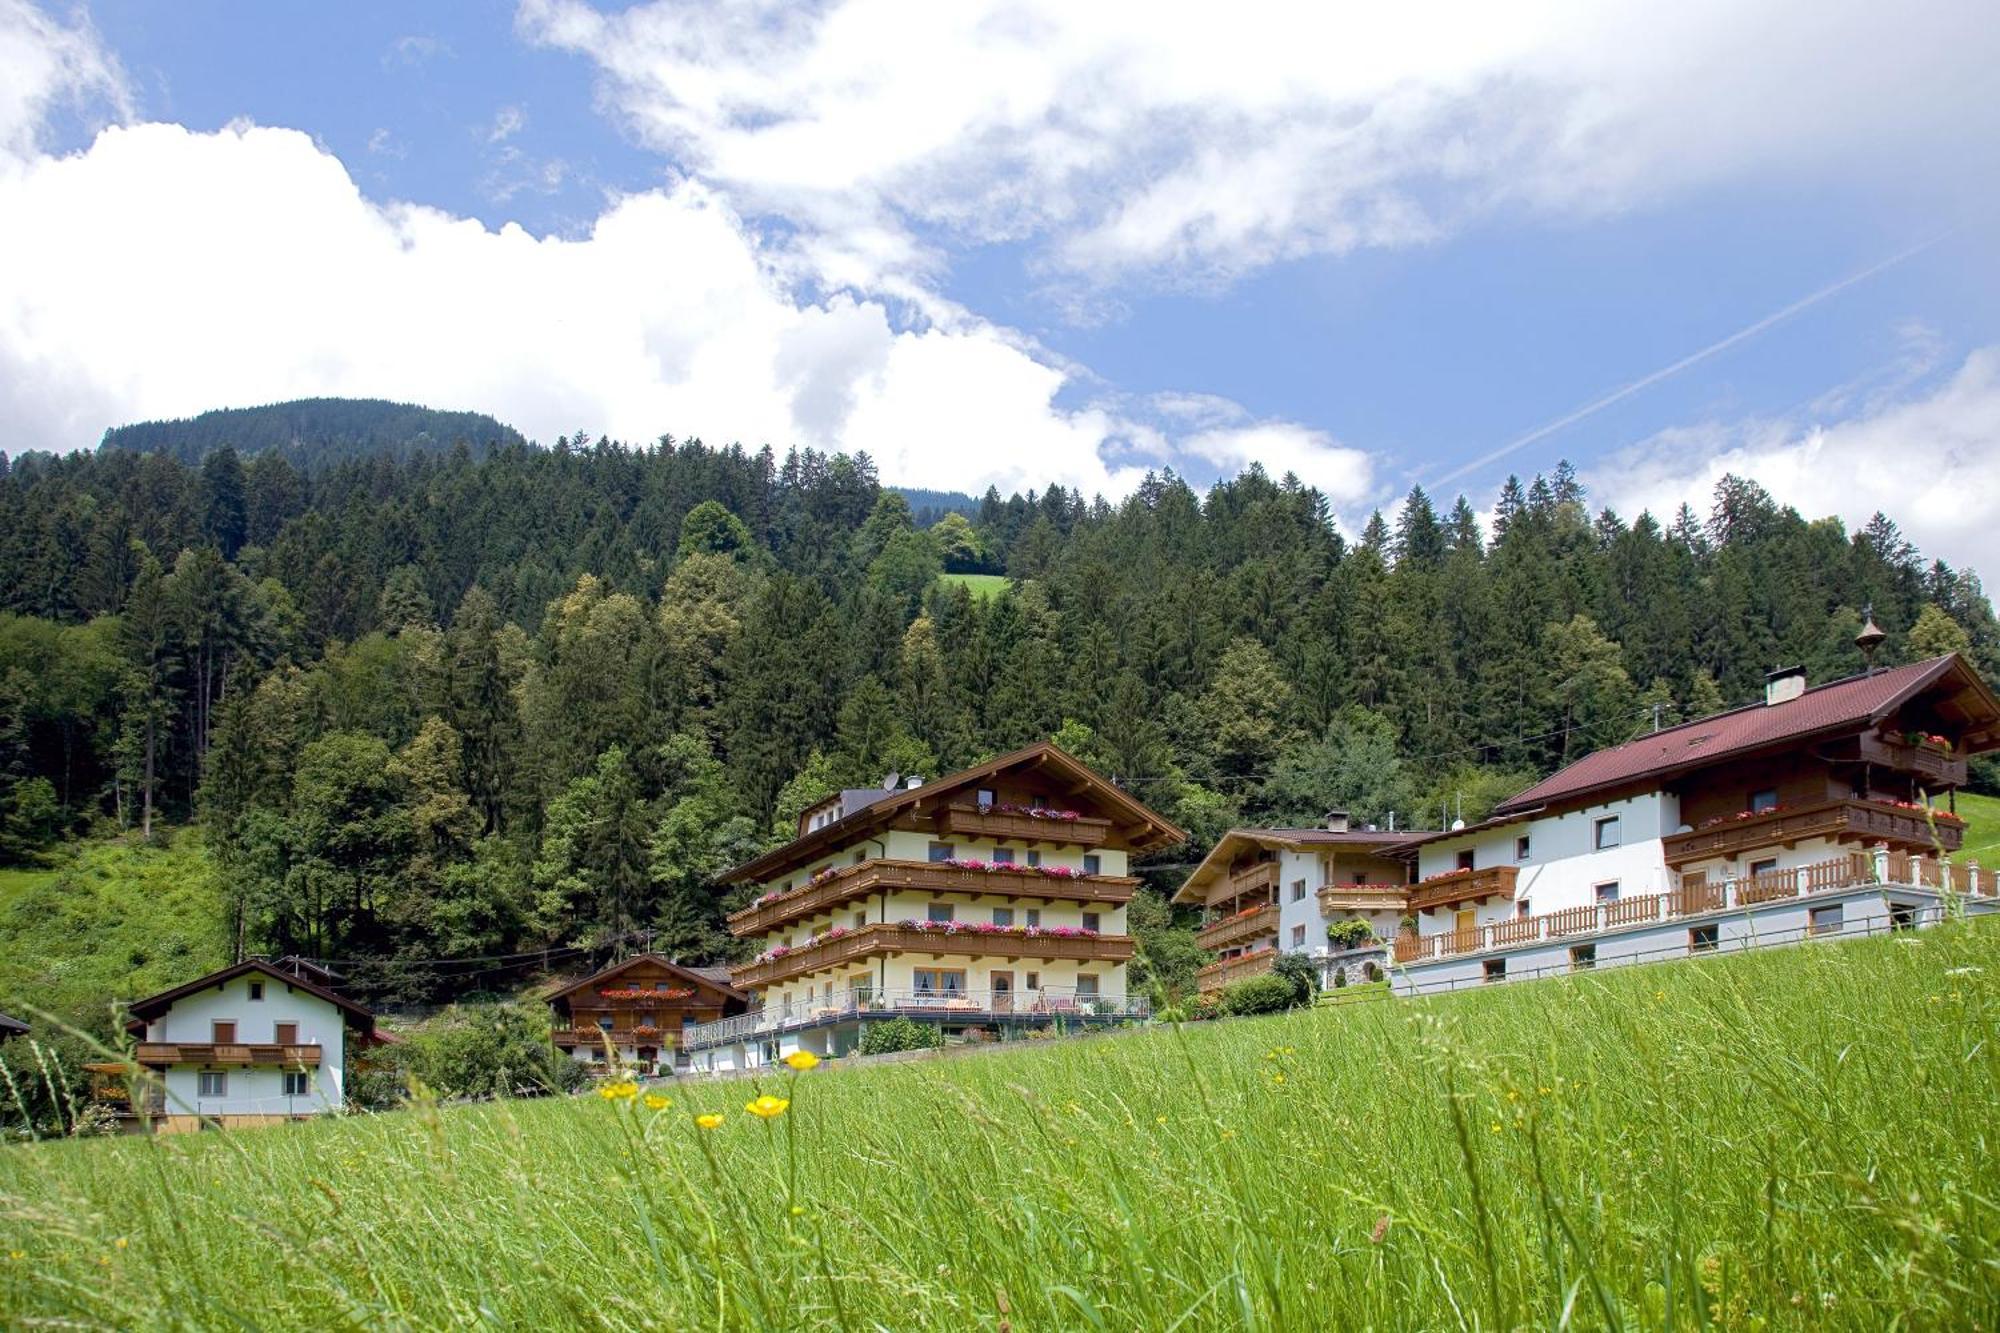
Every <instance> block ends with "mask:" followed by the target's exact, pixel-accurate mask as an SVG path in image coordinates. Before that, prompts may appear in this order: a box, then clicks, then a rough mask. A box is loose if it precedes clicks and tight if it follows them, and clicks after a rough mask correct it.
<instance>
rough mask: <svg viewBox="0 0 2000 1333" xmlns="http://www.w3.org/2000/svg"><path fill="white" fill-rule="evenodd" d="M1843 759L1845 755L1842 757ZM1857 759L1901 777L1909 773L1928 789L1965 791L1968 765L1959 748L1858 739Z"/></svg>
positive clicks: (1881, 738) (1871, 737) (1877, 738)
mask: <svg viewBox="0 0 2000 1333" xmlns="http://www.w3.org/2000/svg"><path fill="white" fill-rule="evenodd" d="M1842 757H1845V756H1844V753H1843V755H1842ZM1854 757H1856V758H1859V759H1862V760H1865V761H1866V762H1868V763H1870V764H1874V765H1875V766H1877V767H1878V768H1887V769H1891V770H1894V771H1895V772H1898V773H1908V774H1910V775H1911V776H1912V777H1914V778H1916V779H1918V781H1919V782H1921V783H1922V784H1923V785H1924V786H1928V787H1962V786H1964V785H1965V781H1966V778H1967V772H1966V761H1965V759H1964V758H1963V757H1961V756H1960V755H1959V753H1958V751H1957V749H1956V747H1954V748H1952V749H1949V750H1941V749H1939V748H1937V747H1936V746H1934V745H1915V744H1911V743H1909V742H1907V741H1904V740H1902V739H1900V738H1897V739H1891V738H1890V737H1888V736H1881V735H1867V736H1861V737H1857V738H1856V741H1855V749H1854Z"/></svg>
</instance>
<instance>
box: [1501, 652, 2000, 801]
mask: <svg viewBox="0 0 2000 1333" xmlns="http://www.w3.org/2000/svg"><path fill="white" fill-rule="evenodd" d="M1953 676H1955V677H1957V678H1958V679H1957V680H1956V681H1955V683H1957V684H1958V685H1959V686H1960V688H1961V689H1967V688H1969V689H1971V690H1972V691H1973V692H1974V693H1975V694H1976V695H1978V696H1980V699H1981V704H1982V711H1987V712H1988V716H1987V717H1985V718H1983V719H1980V721H1981V722H1982V723H1983V725H1984V728H1986V729H1991V728H1992V727H1993V725H1994V724H1995V722H1996V721H2000V707H1996V706H1995V705H1994V701H1993V695H1992V691H1990V690H1989V689H1987V687H1986V685H1985V682H1983V681H1982V680H1980V678H1979V673H1978V672H1977V671H1975V670H1973V668H1972V667H1971V666H1970V665H1969V664H1968V663H1966V662H1965V660H1964V659H1963V658H1961V657H1958V656H1957V655H1955V654H1951V655H1947V656H1944V657H1933V658H1931V659H1930V660H1929V661H1925V662H1913V663H1911V664H1910V665H1909V666H1902V667H1892V668H1890V669H1889V670H1886V671H1878V672H1876V673H1875V674H1873V675H1870V676H1853V677H1850V678H1849V679H1847V680H1839V681H1833V682H1831V683H1829V684H1826V685H1820V686H1816V687H1815V688H1813V689H1809V690H1807V691H1806V692H1805V693H1804V694H1801V695H1800V696H1799V697H1798V698H1796V699H1790V700H1787V701H1786V702H1784V703H1779V704H1762V703H1759V704H1751V705H1748V706H1746V707H1743V708H1737V709H1733V710H1731V711H1729V712H1727V713H1717V714H1715V715H1714V716H1712V717H1705V718H1702V719H1700V720H1699V721H1695V722H1684V723H1682V724H1681V725H1680V726H1677V727H1668V728H1666V729H1665V730H1663V731H1656V732H1653V733H1652V734H1650V735H1646V736H1641V737H1640V738H1639V739H1637V740H1635V741H1628V742H1626V743H1625V744H1624V745H1617V746H1613V747H1612V748H1611V749H1608V750H1599V751H1597V752H1596V753H1595V754H1590V755H1586V756H1584V757H1583V758H1582V759H1579V760H1577V761H1576V762H1575V763H1573V764H1571V765H1570V766H1569V767H1567V768H1564V769H1561V770H1559V771H1558V772H1556V773H1553V774H1551V775H1550V776H1548V777H1546V778H1544V779H1542V780H1541V781H1540V782H1537V783H1536V784H1535V785H1534V786H1532V787H1529V788H1528V789H1527V790H1526V791H1523V792H1520V793H1519V794H1517V795H1515V796H1513V797H1510V798H1509V799H1507V800H1505V801H1502V802H1501V803H1500V804H1499V805H1497V806H1495V807H1494V808H1493V813H1494V814H1495V815H1496V816H1506V815H1510V814H1515V813H1518V812H1520V811H1523V810H1528V809H1533V808H1535V807H1538V806H1545V805H1551V804H1554V803H1556V802H1559V801H1568V800H1573V799H1575V798H1577V797H1580V796H1585V795H1588V794H1590V793H1592V792H1598V791H1604V790H1607V789H1609V788H1614V787H1622V786H1626V785H1629V784H1631V783H1635V782H1641V781H1644V780H1646V779H1649V778H1665V777H1667V776H1670V775H1672V774H1674V773H1680V772H1685V771H1687V770H1690V769H1695V768H1702V767H1706V766H1707V765H1709V764H1713V763H1715V762H1717V761H1718V760H1722V759H1728V758H1734V757H1736V756H1739V755H1749V754H1752V753H1754V752H1756V751H1759V750H1765V749H1773V748H1778V747H1781V746H1784V745H1787V744H1795V743H1798V742H1800V741H1805V740H1809V739H1814V738H1818V737H1822V736H1827V735H1840V734H1846V733H1849V732H1854V731H1860V730H1863V729H1865V728H1867V727H1870V726H1873V725H1874V724H1876V723H1877V722H1879V721H1881V720H1882V719H1883V718H1885V717H1887V716H1888V715H1889V714H1890V713H1893V712H1894V711H1895V710H1896V709H1897V708H1900V707H1901V706H1902V705H1903V704H1904V703H1906V702H1907V701H1908V700H1910V699H1911V698H1913V697H1914V696H1916V695H1917V694H1919V693H1921V692H1923V691H1925V690H1927V689H1929V688H1931V687H1932V686H1934V685H1937V684H1939V683H1940V682H1943V681H1945V679H1946V678H1947V677H1953Z"/></svg>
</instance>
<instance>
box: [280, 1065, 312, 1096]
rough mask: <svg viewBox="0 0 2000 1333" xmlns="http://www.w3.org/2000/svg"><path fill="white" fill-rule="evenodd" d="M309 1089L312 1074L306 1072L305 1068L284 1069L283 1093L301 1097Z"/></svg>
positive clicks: (309, 1090) (310, 1088) (310, 1087)
mask: <svg viewBox="0 0 2000 1333" xmlns="http://www.w3.org/2000/svg"><path fill="white" fill-rule="evenodd" d="M311 1091H312V1076H311V1075H309V1074H307V1073H306V1071H305V1070H303V1069H287V1070H286V1071H285V1095H286V1096H287V1097H303V1096H305V1095H306V1094H307V1093H309V1092H311Z"/></svg>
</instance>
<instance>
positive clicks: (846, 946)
mask: <svg viewBox="0 0 2000 1333" xmlns="http://www.w3.org/2000/svg"><path fill="white" fill-rule="evenodd" d="M1132 950H1133V943H1132V937H1131V936H1130V935H1097V936H1081V935H1051V934H1047V933H1042V934H1035V935H1030V934H1027V933H1026V932H1020V933H1013V932H1003V931H993V930H988V931H982V930H980V929H979V928H978V927H976V926H970V925H965V926H961V927H960V928H959V929H957V930H955V931H950V932H947V931H943V930H923V929H919V928H918V927H915V926H905V925H899V924H889V925H873V926H862V927H861V928H859V929H858V930H850V931H847V932H845V933H843V934H841V935H839V936H837V937H836V938H834V939H830V940H822V941H820V942H819V943H818V944H811V945H807V946H805V947H803V948H798V949H792V950H790V951H789V952H787V953H785V954H783V955H781V956H779V957H777V958H771V959H767V960H765V961H763V962H757V963H748V964H745V965H744V966H742V967H736V968H731V969H730V976H731V978H732V979H733V980H734V981H735V983H736V984H737V985H738V986H741V987H745V988H756V989H760V990H761V989H762V988H764V987H766V986H774V985H777V984H778V983H779V982H783V981H789V980H791V979H792V978H794V977H803V976H808V975H810V974H812V973H814V972H819V971H822V970H824V969H826V968H829V967H839V966H841V965H842V964H844V963H850V962H854V961H856V960H859V959H863V958H873V957H876V956H878V955H880V954H897V953H919V954H929V955H932V956H934V957H939V958H942V957H946V956H950V955H963V956H965V957H970V958H1004V959H1006V960H1007V961H1008V962H1013V961H1015V960H1017V959H1022V958H1033V959H1036V960H1038V961H1044V962H1046V961H1049V960H1053V959H1075V960H1078V961H1081V962H1101V963H1123V962H1126V961H1128V960H1129V959H1130V958H1131V957H1132Z"/></svg>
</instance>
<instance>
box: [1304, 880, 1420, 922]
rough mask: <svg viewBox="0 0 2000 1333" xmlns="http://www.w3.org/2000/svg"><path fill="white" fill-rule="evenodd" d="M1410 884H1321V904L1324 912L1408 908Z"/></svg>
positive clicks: (1387, 910) (1380, 910)
mask: <svg viewBox="0 0 2000 1333" xmlns="http://www.w3.org/2000/svg"><path fill="white" fill-rule="evenodd" d="M1410 888H1411V886H1410V885H1408V884H1322V885H1321V886H1320V888H1319V908H1320V911H1322V912H1394V913H1396V914H1397V915H1398V916H1400V915H1402V914H1403V913H1404V912H1405V911H1408V910H1409V901H1410Z"/></svg>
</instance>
